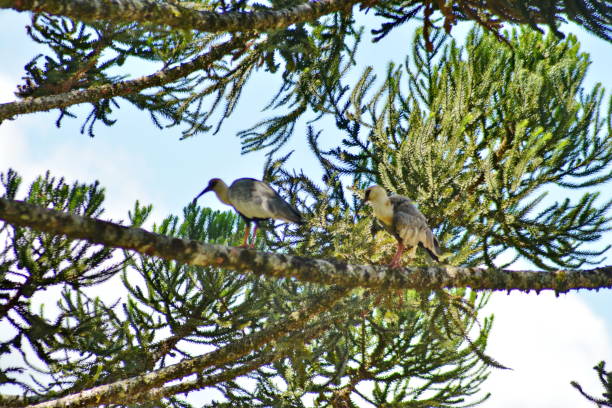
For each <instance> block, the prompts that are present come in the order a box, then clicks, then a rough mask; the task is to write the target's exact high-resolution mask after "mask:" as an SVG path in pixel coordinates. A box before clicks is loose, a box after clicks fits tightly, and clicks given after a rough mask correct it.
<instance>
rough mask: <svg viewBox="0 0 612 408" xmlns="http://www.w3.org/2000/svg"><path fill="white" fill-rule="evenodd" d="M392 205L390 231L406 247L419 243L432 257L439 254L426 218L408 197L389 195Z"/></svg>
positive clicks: (438, 248)
mask: <svg viewBox="0 0 612 408" xmlns="http://www.w3.org/2000/svg"><path fill="white" fill-rule="evenodd" d="M389 200H390V201H391V205H393V225H392V226H391V228H392V229H393V231H391V233H392V234H393V235H395V236H396V238H398V239H401V241H402V243H403V244H404V245H405V246H406V247H409V248H410V247H414V248H416V246H417V245H419V244H421V245H422V246H423V247H424V248H425V249H426V250H428V252H429V253H430V255H432V257H433V258H434V259H436V260H437V256H438V255H440V254H441V251H440V247H439V245H438V241H437V240H436V238H435V237H434V235H433V232H432V231H431V229H430V228H429V225H427V218H425V216H424V215H423V214H422V213H421V212H420V211H419V210H418V208H416V206H415V205H414V204H412V202H411V201H410V199H408V198H406V197H402V196H399V195H393V196H391V197H389Z"/></svg>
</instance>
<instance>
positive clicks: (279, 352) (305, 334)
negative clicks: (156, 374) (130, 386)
mask: <svg viewBox="0 0 612 408" xmlns="http://www.w3.org/2000/svg"><path fill="white" fill-rule="evenodd" d="M332 324H333V322H332ZM329 325H330V322H325V324H323V323H319V324H315V325H314V326H311V327H308V328H306V329H302V330H299V331H297V332H295V333H294V334H291V335H289V336H287V337H286V338H284V339H282V340H281V341H282V342H285V343H287V344H307V343H308V342H310V341H311V340H312V339H314V338H316V337H317V336H319V335H320V334H321V333H323V332H325V331H326V330H328V329H329ZM292 351H293V348H291V347H280V348H275V349H274V350H272V351H268V352H264V353H262V354H261V355H260V356H258V357H256V358H254V359H253V360H251V361H249V362H246V363H244V364H241V365H239V366H238V367H235V368H230V369H226V370H223V371H222V372H221V373H218V374H212V375H207V376H203V377H201V378H197V379H195V380H192V381H185V382H182V383H180V384H174V385H169V386H167V387H158V388H152V389H150V390H148V391H146V392H142V393H138V394H134V395H129V396H126V399H119V400H116V401H115V403H117V404H127V403H135V402H140V403H142V402H146V401H156V400H159V399H162V398H167V397H170V396H173V395H177V394H182V393H188V392H190V391H194V390H200V389H203V388H205V387H210V386H211V385H215V384H219V383H221V382H225V381H229V380H233V379H234V378H236V377H239V376H241V375H244V374H246V373H249V372H251V371H253V370H256V369H258V368H260V367H262V366H264V365H267V364H270V363H272V362H274V361H277V360H280V359H281V358H284V357H286V356H287V355H288V354H290V353H291V352H292Z"/></svg>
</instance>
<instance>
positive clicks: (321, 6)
mask: <svg viewBox="0 0 612 408" xmlns="http://www.w3.org/2000/svg"><path fill="white" fill-rule="evenodd" d="M355 3H358V0H320V1H312V2H308V3H303V4H300V5H298V6H293V7H288V8H285V9H280V10H272V9H269V10H258V11H254V12H227V13H216V12H213V11H201V10H194V9H191V8H188V7H183V6H181V5H180V4H179V3H172V2H161V1H150V0H0V8H11V9H14V10H18V11H33V12H36V13H41V12H44V13H50V14H55V15H61V16H66V17H71V18H74V19H77V20H80V21H92V22H95V21H98V20H108V21H113V22H115V23H133V22H134V21H137V22H141V23H148V24H160V25H168V26H171V27H175V28H183V29H190V30H201V31H206V32H222V31H223V32H232V31H248V30H272V29H277V28H283V27H287V26H289V25H291V24H295V23H300V22H303V21H308V20H314V19H316V18H318V17H320V16H323V15H325V14H329V13H332V12H335V11H339V10H344V9H348V8H350V7H352V5H353V4H355Z"/></svg>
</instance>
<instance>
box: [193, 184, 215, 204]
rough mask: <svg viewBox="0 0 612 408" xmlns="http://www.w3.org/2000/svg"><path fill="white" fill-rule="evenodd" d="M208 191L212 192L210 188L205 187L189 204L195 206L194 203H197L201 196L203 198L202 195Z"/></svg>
mask: <svg viewBox="0 0 612 408" xmlns="http://www.w3.org/2000/svg"><path fill="white" fill-rule="evenodd" d="M209 191H212V188H211V187H210V186H208V187H206V188H205V189H204V190H202V192H201V193H200V194H198V195H197V196H196V198H194V199H193V201H192V202H191V203H192V204H195V203H196V201H198V198H200V197H201V196H203V195H204V194H206V193H208V192H209Z"/></svg>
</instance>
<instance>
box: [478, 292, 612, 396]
mask: <svg viewBox="0 0 612 408" xmlns="http://www.w3.org/2000/svg"><path fill="white" fill-rule="evenodd" d="M485 312H486V313H494V314H495V322H494V323H493V332H492V334H491V336H490V337H489V346H488V348H487V353H488V354H489V355H491V356H493V357H494V358H495V359H497V360H498V361H500V362H501V363H502V364H504V365H506V366H509V367H511V368H512V370H494V371H493V372H492V374H491V376H490V378H489V380H488V381H487V382H485V383H484V385H483V389H484V390H485V391H488V392H491V393H492V394H493V395H492V397H491V398H490V399H489V401H488V402H486V403H485V404H484V405H483V406H485V407H489V408H514V407H538V408H548V407H550V408H553V407H554V408H564V407H568V408H569V407H572V408H573V407H590V406H592V404H591V403H589V402H588V401H587V400H586V399H584V397H582V396H581V395H580V394H579V393H578V392H577V391H576V390H575V389H574V388H573V387H572V386H571V385H570V384H569V383H570V381H572V380H575V381H578V382H579V383H580V384H581V385H582V386H583V388H584V389H585V390H588V391H589V392H591V393H592V394H596V395H600V394H601V392H602V391H601V390H602V388H601V384H600V383H599V382H598V381H597V378H596V373H595V371H594V370H593V369H592V367H593V366H594V365H595V364H597V363H598V362H599V361H601V360H606V361H608V364H612V339H611V338H610V336H609V334H608V332H607V330H606V326H605V323H604V321H603V319H601V318H600V317H598V316H597V315H596V314H594V313H593V311H592V310H590V309H589V307H588V306H587V305H586V304H585V303H584V302H583V301H582V300H581V299H580V298H579V297H578V296H577V295H576V294H568V295H561V296H560V297H558V298H556V297H555V295H554V294H553V293H550V292H542V293H541V294H540V295H536V294H535V293H531V294H525V293H516V292H513V293H511V294H510V295H506V294H505V293H495V294H494V295H493V296H492V298H491V301H490V302H489V304H488V305H487V307H486V308H485Z"/></svg>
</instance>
